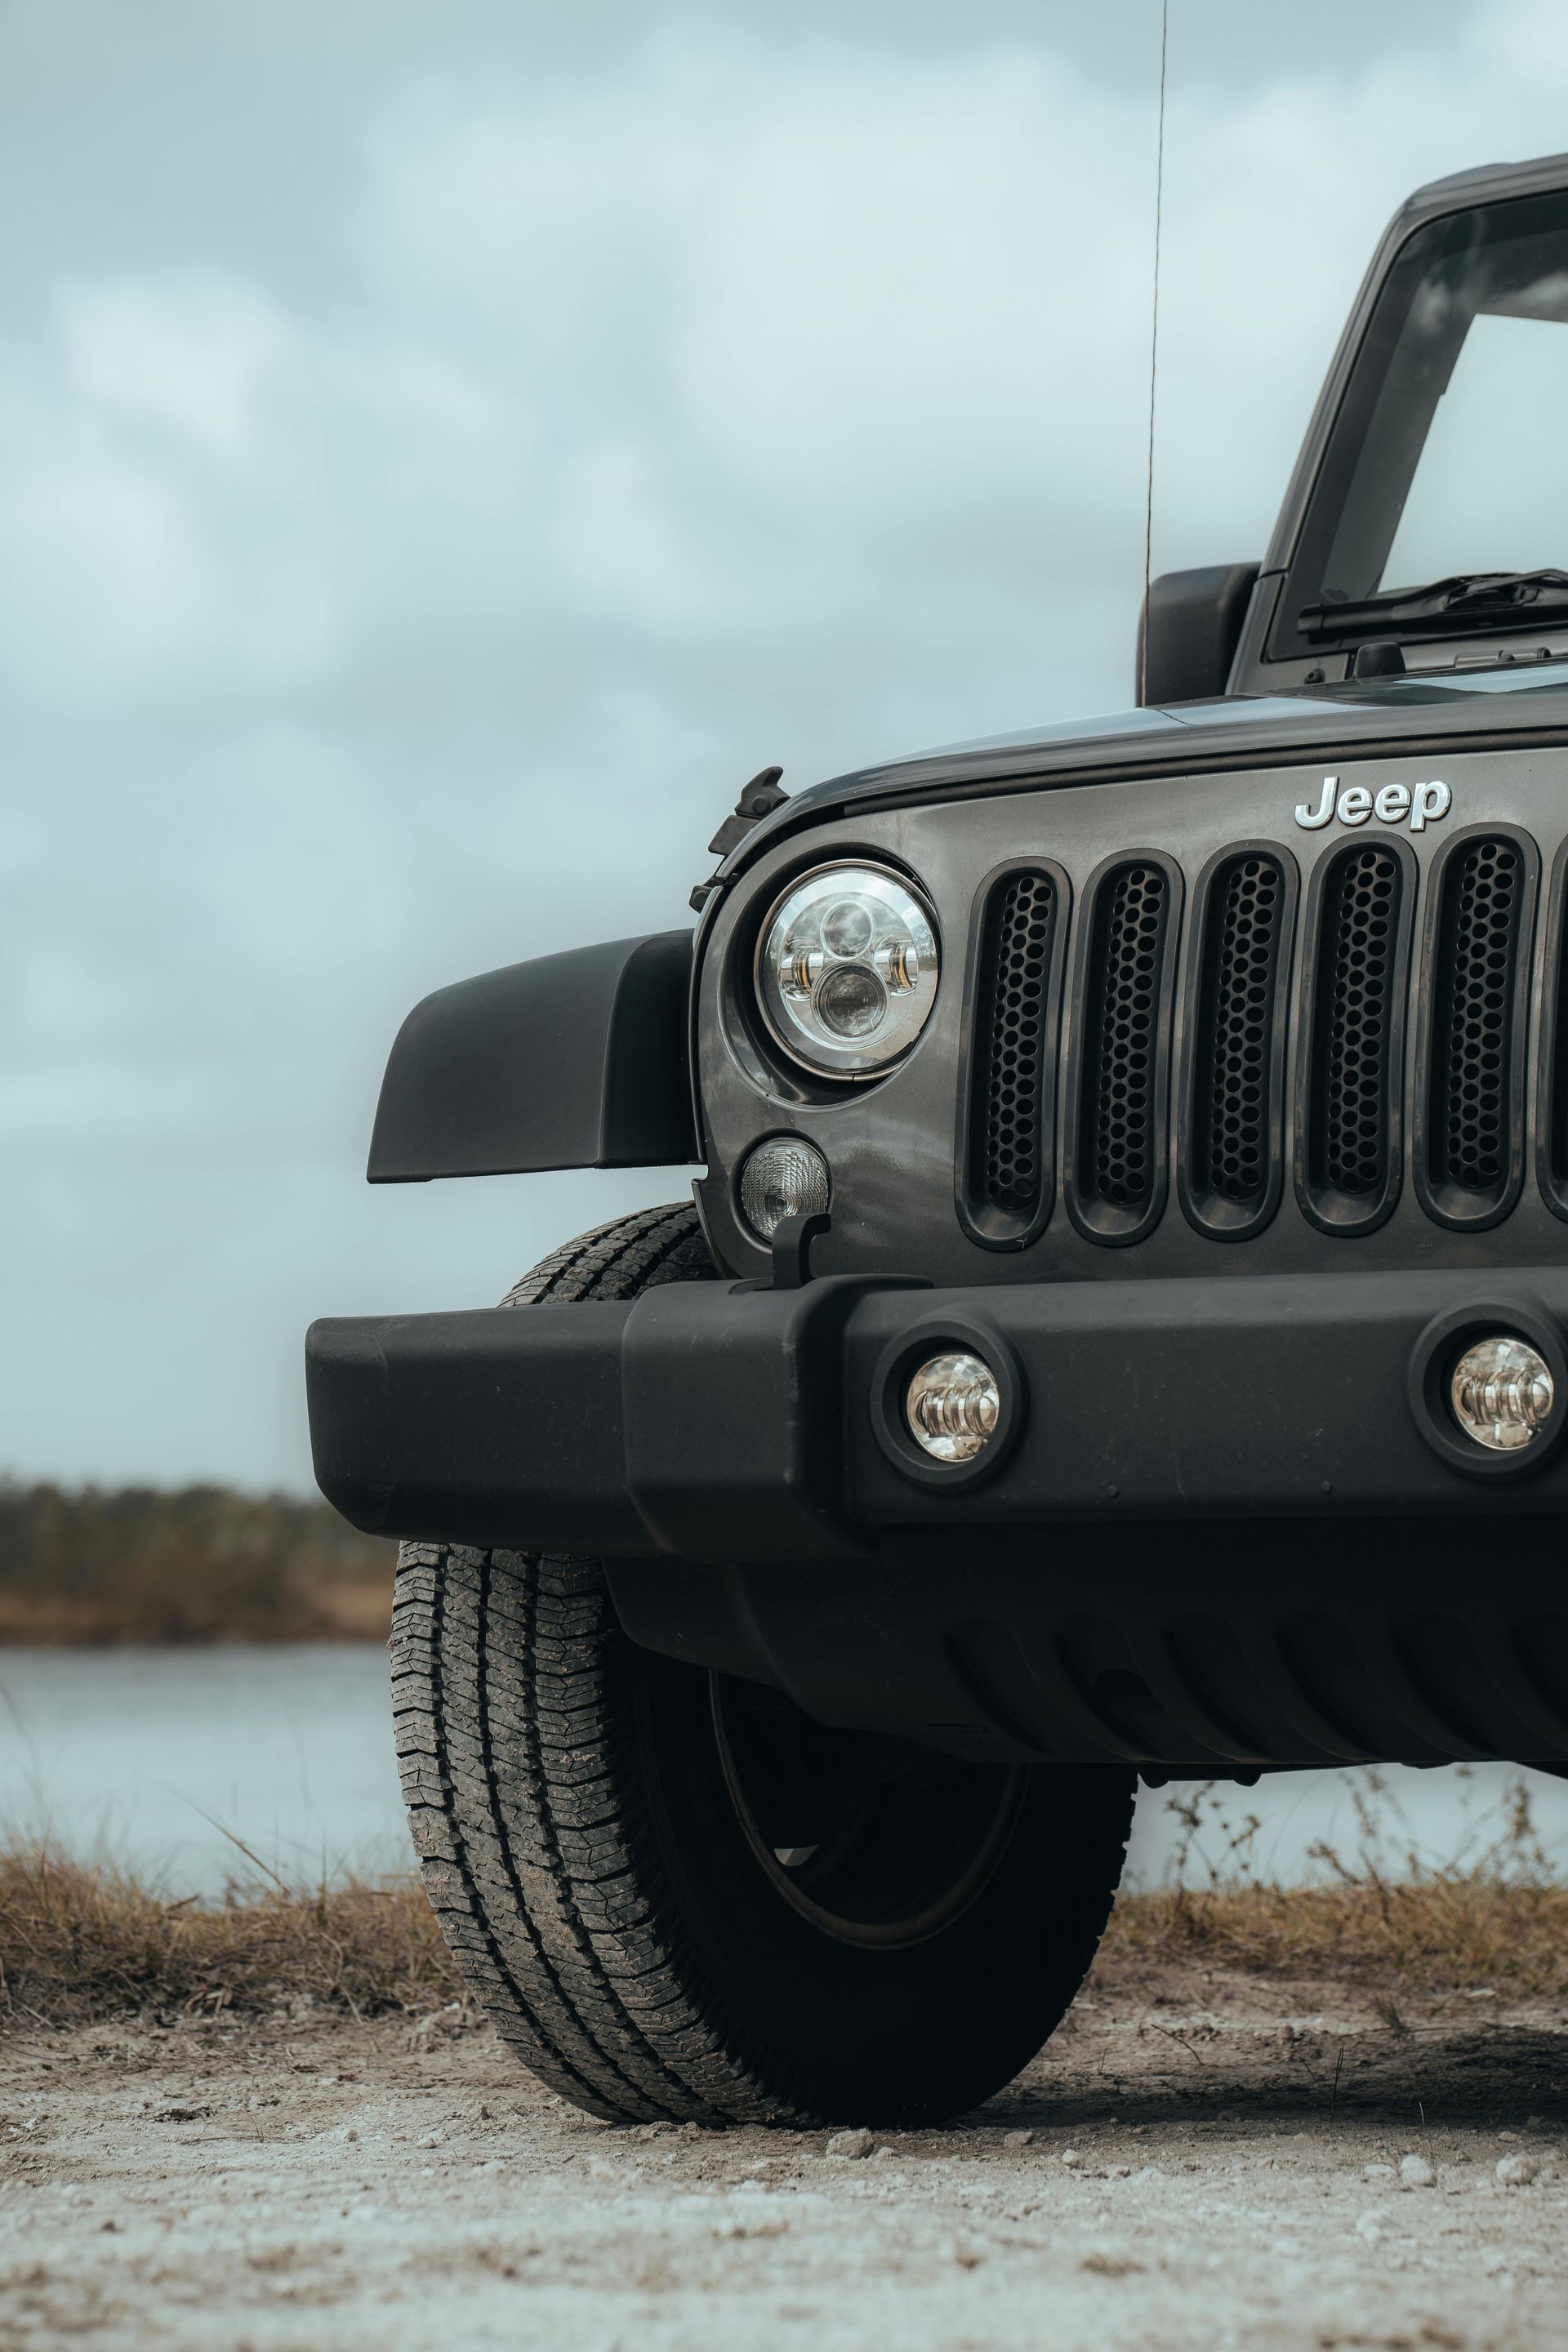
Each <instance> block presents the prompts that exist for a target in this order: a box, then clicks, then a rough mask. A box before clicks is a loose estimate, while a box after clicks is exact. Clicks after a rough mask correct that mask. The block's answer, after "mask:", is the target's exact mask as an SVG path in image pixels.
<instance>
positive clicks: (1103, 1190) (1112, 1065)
mask: <svg viewBox="0 0 1568 2352" xmlns="http://www.w3.org/2000/svg"><path fill="white" fill-rule="evenodd" d="M1177 887H1178V884H1177V877H1176V869H1175V868H1174V867H1173V866H1171V865H1169V864H1168V863H1167V861H1166V860H1164V859H1163V858H1153V857H1148V858H1130V859H1128V860H1127V861H1126V863H1125V864H1123V865H1121V866H1113V867H1112V868H1111V870H1110V872H1109V873H1108V874H1106V875H1105V876H1104V877H1103V879H1102V880H1101V882H1100V887H1099V890H1098V892H1097V893H1096V895H1095V899H1094V904H1093V907H1092V908H1091V912H1090V925H1089V946H1088V952H1087V956H1086V958H1085V961H1084V964H1083V968H1082V971H1081V974H1080V995H1081V1002H1082V1008H1083V1028H1082V1049H1081V1065H1080V1070H1079V1085H1078V1098H1077V1104H1076V1138H1075V1147H1076V1148H1075V1154H1074V1158H1075V1166H1074V1179H1075V1182H1074V1191H1073V1200H1072V1207H1073V1212H1074V1216H1075V1219H1076V1221H1077V1222H1078V1223H1079V1224H1080V1225H1082V1226H1083V1227H1085V1228H1086V1229H1087V1230H1088V1231H1089V1232H1090V1233H1092V1234H1093V1235H1094V1237H1095V1238H1096V1239H1098V1240H1100V1241H1118V1242H1125V1241H1134V1240H1137V1239H1138V1238H1139V1237H1140V1235H1141V1234H1143V1233H1145V1232H1147V1231H1148V1230H1149V1228H1150V1227H1151V1226H1152V1224H1153V1223H1154V1222H1155V1220H1156V1219H1157V1218H1158V1216H1159V1213H1160V1211H1161V1209H1162V1207H1163V1203H1164V1189H1165V1116H1166V1068H1165V1056H1166V1041H1167V1037H1168V1034H1169V1020H1170V986H1169V965H1170V960H1171V951H1172V950H1173V947H1174V944H1175V916H1176V913H1177V911H1178V908H1177Z"/></svg>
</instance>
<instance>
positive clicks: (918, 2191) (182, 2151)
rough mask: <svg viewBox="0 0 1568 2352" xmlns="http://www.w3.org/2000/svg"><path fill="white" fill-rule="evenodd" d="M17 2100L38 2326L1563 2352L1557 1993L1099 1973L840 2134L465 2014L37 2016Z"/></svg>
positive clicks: (18, 2069) (1, 2080) (7, 2221)
mask: <svg viewBox="0 0 1568 2352" xmlns="http://www.w3.org/2000/svg"><path fill="white" fill-rule="evenodd" d="M919 2063H920V2053H918V2051H911V2052H910V2064H911V2065H918V2064H919ZM0 2111H3V2117H4V2123H3V2130H0V2137H3V2139H4V2142H5V2155H4V2158H0V2346H5V2347H10V2346H14V2345H32V2346H37V2345H51V2346H52V2345H56V2344H60V2345H64V2344H67V2343H68V2344H71V2345H87V2346H90V2347H98V2346H102V2347H146V2346H152V2345H164V2344H168V2345H177V2346H189V2347H202V2352H220V2347H221V2348H222V2352H228V2347H236V2352H237V2347H250V2352H327V2347H331V2348H332V2352H360V2347H365V2348H366V2352H430V2347H438V2352H459V2347H463V2352H466V2347H470V2346H489V2345H492V2344H493V2345H495V2346H498V2347H499V2346H501V2345H506V2346H517V2345H520V2344H522V2345H531V2344H535V2343H538V2344H548V2345H550V2346H551V2347H552V2348H553V2347H559V2352H578V2347H583V2352H617V2347H618V2352H645V2347H651V2352H664V2347H670V2348H671V2352H673V2347H677V2346H679V2347H682V2352H686V2347H721V2346H722V2347H735V2346H745V2347H775V2346H777V2347H810V2352H837V2347H857V2352H860V2348H861V2347H875V2352H905V2347H910V2352H915V2347H938V2346H940V2347H970V2346H973V2347H977V2352H978V2347H984V2352H991V2348H992V2347H1025V2346H1027V2347H1030V2352H1041V2347H1046V2348H1047V2352H1079V2347H1081V2352H1122V2347H1150V2352H1156V2347H1157V2352H1180V2347H1193V2348H1194V2352H1198V2347H1202V2352H1221V2347H1227V2346H1236V2347H1255V2346H1256V2347H1276V2346H1279V2347H1285V2346H1289V2347H1297V2346H1303V2347H1313V2352H1318V2347H1324V2348H1325V2352H1327V2347H1341V2346H1342V2347H1352V2346H1353V2347H1390V2352H1393V2347H1409V2348H1410V2352H1421V2347H1429V2348H1430V2347H1454V2352H1458V2347H1475V2352H1480V2347H1494V2348H1495V2352H1504V2347H1508V2352H1537V2347H1558V2346H1564V2347H1568V2294H1565V2293H1564V2289H1565V2286H1568V2008H1565V2007H1563V2006H1560V2005H1558V2004H1555V2003H1553V2004H1550V2005H1546V2006H1538V2007H1530V2008H1526V2007H1519V2006H1513V2005H1510V2004H1507V2003H1505V2002H1503V2001H1501V2000H1496V1999H1489V1998H1486V1997H1484V1996H1476V1995H1471V1996H1468V1997H1464V1996H1452V1997H1449V1998H1447V1999H1446V2000H1441V2001H1436V2000H1426V2001H1410V2002H1408V2003H1402V2004H1400V2006H1398V2007H1394V2006H1393V2005H1391V2004H1389V2003H1387V2002H1386V2001H1384V2002H1383V2003H1382V2004H1381V2006H1380V2005H1379V2004H1377V2003H1376V2002H1374V2001H1373V1999H1372V1998H1371V1997H1370V1996H1368V1995H1367V1994H1365V1993H1362V1992H1355V1991H1352V1992H1349V1993H1347V1992H1346V1991H1345V1990H1344V1989H1343V1988H1338V1989H1336V1988H1333V1987H1331V1986H1327V1985H1323V1984H1310V1983H1294V1984H1285V1983H1260V1982H1259V1981H1258V1979H1243V1978H1226V1977H1225V1976H1221V1975H1211V1974H1206V1973H1199V1972H1196V1971H1194V1972H1192V1973H1190V1974H1179V1973H1176V1974H1173V1973H1170V1972H1164V1973H1162V1974H1160V1975H1157V1976H1155V1975H1150V1974H1146V1973H1145V1974H1141V1975H1136V1976H1127V1975H1123V1976H1122V1977H1121V1979H1120V1980H1112V1979H1107V1978H1105V1977H1101V1978H1100V1979H1096V1981H1095V1982H1094V1983H1093V1984H1091V1986H1090V1988H1089V1991H1088V1992H1087V1993H1086V1994H1085V1995H1084V1996H1083V1998H1082V2000H1080V2002H1079V2007H1078V2009H1077V2011H1075V2012H1074V2015H1073V2017H1072V2019H1071V2020H1070V2021H1069V2023H1068V2028H1067V2029H1066V2030H1065V2031H1064V2032H1062V2033H1061V2034H1059V2035H1058V2038H1057V2040H1056V2041H1055V2042H1053V2043H1052V2045H1051V2047H1050V2049H1049V2050H1048V2052H1047V2053H1046V2055H1045V2056H1044V2057H1043V2058H1042V2059H1041V2060H1040V2061H1039V2062H1038V2063H1037V2064H1036V2065H1035V2066H1034V2067H1033V2068H1031V2069H1030V2071H1029V2073H1028V2074H1027V2075H1026V2076H1025V2077H1023V2078H1022V2079H1021V2080H1020V2081H1019V2082H1018V2083H1016V2084H1015V2085H1014V2086H1013V2087H1012V2089H1011V2090H1010V2091H1009V2092H1008V2093H1007V2094H1006V2095H1005V2096H1004V2097H1003V2098H1000V2099H998V2100H997V2101H995V2102H994V2105H992V2106H991V2107H989V2108H987V2109H986V2110H984V2112H983V2113H982V2114H981V2115H979V2116H976V2117H974V2118H972V2119H971V2120H970V2121H969V2122H968V2124H966V2126H964V2127H963V2128H960V2129H955V2130H952V2131H947V2132H919V2133H911V2134H909V2135H898V2134H887V2133H877V2134H872V2135H869V2136H866V2135H859V2136H852V2137H850V2138H849V2139H848V2141H847V2143H846V2142H843V2141H840V2142H839V2143H838V2145H837V2147H836V2145H835V2135H833V2134H830V2133H827V2132H812V2133H780V2134H771V2133H768V2132H764V2131H759V2130H746V2131H734V2132H728V2133H707V2132H701V2131H699V2130H697V2129H696V2128H694V2127H691V2126H687V2127H684V2128H682V2129H679V2130H668V2129H665V2128H661V2127H658V2126H654V2127H652V2128H648V2127H646V2126H645V2127H643V2128H641V2129H632V2130H616V2129H613V2128H610V2127H607V2126H603V2125H596V2124H594V2123H591V2122H588V2121H586V2120H585V2119H584V2118H583V2117H581V2116H578V2115H576V2114H575V2113H574V2110H572V2109H571V2108H569V2107H566V2106H563V2105H561V2103H560V2102H559V2101H557V2100H555V2099H553V2098H552V2097H550V2096H549V2095H546V2094H545V2093H543V2092H542V2091H540V2090H538V2089H537V2088H535V2087H534V2086H533V2085H532V2084H530V2083H529V2082H527V2081H525V2080H520V2079H519V2077H518V2076H517V2074H515V2072H514V2071H513V2069H512V2067H511V2065H510V2062H509V2061H508V2059H507V2058H506V2056H505V2054H504V2053H503V2052H502V2051H501V2049H500V2045H499V2044H498V2043H497V2042H496V2041H495V2040H494V2039H493V2037H492V2036H491V2034H490V2033H489V2030H488V2029H487V2028H485V2027H484V2026H482V2025H472V2024H466V2023H463V2022H462V2021H460V2020H458V2018H456V2017H454V2016H449V2015H443V2016H441V2017H438V2018H437V2019H436V2020H433V2021H428V2022H426V2024H425V2025H424V2026H423V2027H421V2028H419V2029H417V2030H414V2031H411V2030H410V2029H409V2028H408V2027H407V2026H406V2025H403V2024H395V2023H385V2022H384V2023H378V2024H366V2025H355V2024H352V2023H351V2024H347V2025H339V2024H336V2023H333V2022H331V2021H327V2020H323V2019H322V2018H321V2017H320V2016H319V2015H310V2014H305V2015H295V2016H288V2017H286V2016H279V2017H278V2018H276V2019H273V2020H271V2021H267V2022H263V2023H256V2022H249V2023H236V2022H234V2021H226V2020H225V2019H223V2018H218V2019H216V2020H214V2021H210V2022H193V2021H182V2022H174V2023H171V2024H170V2025H168V2026H167V2027H166V2028H159V2027H156V2026H153V2025H149V2026H147V2027H145V2028H138V2029H136V2030H133V2031H130V2032H127V2031H124V2030H121V2029H115V2030H113V2031H107V2030H104V2029H99V2030H97V2031H94V2032H79V2033H71V2034H66V2033H58V2032H57V2033H47V2032H28V2033H16V2032H13V2033H12V2034H11V2035H10V2036H9V2037H8V2038H6V2039H5V2041H4V2042H0Z"/></svg>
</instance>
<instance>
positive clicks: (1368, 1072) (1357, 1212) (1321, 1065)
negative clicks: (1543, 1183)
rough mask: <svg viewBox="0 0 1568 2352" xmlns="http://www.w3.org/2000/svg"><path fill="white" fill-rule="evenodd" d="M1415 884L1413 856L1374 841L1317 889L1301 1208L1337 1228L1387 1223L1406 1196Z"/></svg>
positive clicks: (1336, 861) (1347, 852) (1342, 860)
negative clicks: (1407, 1007) (1402, 1175)
mask: <svg viewBox="0 0 1568 2352" xmlns="http://www.w3.org/2000/svg"><path fill="white" fill-rule="evenodd" d="M1412 882H1413V876H1412V873H1411V870H1410V853H1409V851H1408V850H1406V849H1405V848H1404V847H1403V846H1402V845H1399V846H1396V845H1394V843H1393V842H1387V841H1369V842H1364V843H1362V844H1358V845H1356V846H1355V847H1354V848H1351V849H1344V850H1341V851H1340V852H1339V854H1338V855H1337V856H1334V857H1333V858H1332V859H1331V861H1330V863H1329V865H1328V866H1327V867H1326V869H1325V871H1324V873H1323V877H1322V880H1321V886H1320V889H1319V893H1318V920H1317V927H1316V936H1315V940H1314V949H1315V954H1314V969H1313V971H1312V975H1311V980H1310V1003H1309V1006H1308V1030H1307V1059H1306V1063H1305V1068H1304V1073H1303V1075H1304V1077H1305V1087H1304V1094H1305V1097H1306V1098H1305V1101H1304V1102H1303V1104H1302V1105H1301V1110H1300V1118H1301V1129H1302V1176H1303V1181H1302V1206H1303V1207H1304V1208H1305V1209H1306V1211H1307V1213H1308V1214H1309V1215H1310V1217H1311V1218H1312V1219H1313V1221H1314V1222H1315V1223H1319V1224H1321V1225H1324V1226H1326V1227H1329V1228H1331V1230H1334V1231H1339V1232H1347V1231H1354V1230H1355V1229H1357V1228H1361V1229H1363V1230H1364V1229H1365V1228H1367V1227H1370V1226H1372V1225H1374V1224H1380V1223H1382V1221H1383V1219H1384V1217H1385V1216H1386V1215H1387V1214H1388V1213H1389V1211H1390V1210H1391V1209H1392V1207H1393V1205H1394V1200H1395V1198H1396V1196H1397V1193H1398V1189H1399V1129H1400V1119H1399V1078H1400V1050H1401V1044H1402V1041H1403V1037H1404V1025H1405V1024H1404V1001H1405V972H1406V969H1407V965H1408V956H1409V930H1410V923H1409V913H1410V900H1411V897H1412V887H1411V886H1412Z"/></svg>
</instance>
